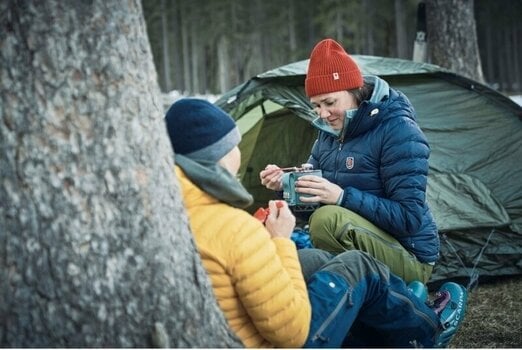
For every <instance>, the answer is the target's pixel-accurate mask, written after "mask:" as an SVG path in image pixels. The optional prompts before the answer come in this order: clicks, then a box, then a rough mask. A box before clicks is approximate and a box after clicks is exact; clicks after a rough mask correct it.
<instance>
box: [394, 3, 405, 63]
mask: <svg viewBox="0 0 522 350" xmlns="http://www.w3.org/2000/svg"><path fill="white" fill-rule="evenodd" d="M405 11H406V9H405V6H404V0H395V32H396V37H397V57H399V58H407V57H408V35H407V34H406V16H405Z"/></svg>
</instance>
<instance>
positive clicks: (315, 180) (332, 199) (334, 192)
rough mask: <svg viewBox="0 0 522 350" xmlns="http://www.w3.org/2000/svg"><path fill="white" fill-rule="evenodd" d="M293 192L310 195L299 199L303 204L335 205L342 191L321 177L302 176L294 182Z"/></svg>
mask: <svg viewBox="0 0 522 350" xmlns="http://www.w3.org/2000/svg"><path fill="white" fill-rule="evenodd" d="M295 191H296V192H297V193H303V194H304V193H306V194H309V195H310V197H304V196H300V197H299V199H300V200H301V201H302V202H305V203H312V202H316V203H317V202H320V203H323V204H337V201H338V200H339V197H340V196H341V193H342V192H343V189H342V188H341V187H339V186H338V185H336V184H334V183H331V182H330V181H328V180H326V179H325V178H323V177H320V176H315V175H304V176H301V177H300V178H299V179H298V180H297V181H296V182H295Z"/></svg>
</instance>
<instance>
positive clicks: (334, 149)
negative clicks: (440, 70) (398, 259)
mask: <svg viewBox="0 0 522 350" xmlns="http://www.w3.org/2000/svg"><path fill="white" fill-rule="evenodd" d="M365 81H366V82H370V83H372V84H373V85H374V90H373V93H372V97H371V99H370V100H369V101H364V102H362V104H361V105H360V106H359V109H358V111H357V113H356V115H355V116H354V117H353V119H351V120H348V121H347V123H345V124H347V125H348V126H347V127H346V128H345V130H344V131H343V133H342V134H341V137H339V136H335V135H334V134H333V133H331V128H329V127H327V126H326V125H325V124H322V123H321V121H320V120H317V121H315V122H314V125H315V126H316V127H317V128H318V129H319V130H320V133H319V136H318V138H317V140H316V142H315V144H314V146H313V148H312V154H311V156H310V158H309V160H308V162H309V163H312V164H313V165H314V168H316V169H321V170H322V172H323V177H325V178H326V179H328V180H329V181H330V182H333V183H336V184H338V185H339V186H341V187H342V188H344V195H343V198H342V201H341V203H340V205H342V206H343V207H345V208H347V209H349V210H351V211H353V212H355V213H357V214H359V215H361V216H363V217H364V218H366V219H367V220H369V221H371V222H373V223H374V224H375V225H377V226H378V227H380V228H381V229H383V230H385V231H386V232H388V233H390V234H391V235H393V236H394V237H395V238H396V239H397V240H398V241H399V242H400V243H401V244H402V245H403V246H404V247H405V248H406V249H407V250H409V251H410V252H412V253H413V254H414V255H415V256H416V257H417V258H418V259H419V261H421V262H430V263H431V262H435V261H436V260H437V259H438V257H439V247H440V243H439V236H438V232H437V227H436V224H435V221H434V218H433V216H432V214H431V211H430V209H429V207H428V204H427V203H426V184H427V176H428V157H429V154H430V148H429V145H428V142H427V140H426V137H425V136H424V134H423V132H422V131H421V129H420V128H419V126H418V125H417V123H416V122H415V111H414V109H413V106H412V105H411V103H410V102H409V100H408V98H407V97H406V96H405V95H404V94H402V93H401V92H399V91H397V90H394V89H392V88H390V87H389V86H388V83H386V82H385V81H384V80H382V79H380V78H378V77H374V76H366V77H365Z"/></svg>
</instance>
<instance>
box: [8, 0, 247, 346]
mask: <svg viewBox="0 0 522 350" xmlns="http://www.w3.org/2000/svg"><path fill="white" fill-rule="evenodd" d="M0 13H1V14H2V22H1V30H0V47H1V50H0V62H1V71H0V76H1V79H2V84H1V85H0V99H1V100H0V101H1V106H0V173H1V177H0V178H1V182H0V198H1V201H0V345H1V346H2V347H151V346H158V345H163V346H170V347H230V346H240V345H241V344H240V343H239V342H238V341H237V339H236V338H235V337H234V336H233V335H232V334H231V333H230V331H229V330H228V328H227V325H226V321H225V320H224V318H223V315H222V314H221V312H220V311H219V309H218V307H217V304H216V302H215V300H214V299H213V294H212V289H211V287H210V284H209V280H208V278H207V275H206V274H205V272H204V270H203V268H202V265H201V262H200V259H199V255H198V254H197V253H196V250H195V246H194V241H193V239H192V236H191V235H190V232H189V226H188V221H187V218H186V215H185V211H184V209H183V206H182V201H181V198H180V189H179V185H178V183H177V180H176V178H175V176H174V174H173V171H172V165H173V164H172V152H171V146H170V143H169V141H168V138H167V136H166V133H165V126H164V122H163V118H162V114H163V113H162V111H161V109H162V105H161V102H160V99H159V96H160V91H159V87H158V85H157V82H156V78H157V76H156V73H155V70H154V66H153V62H152V56H151V53H150V46H149V44H148V41H147V36H146V32H145V23H144V20H143V17H142V10H141V3H140V1H139V0H129V1H127V2H120V1H115V0H108V1H92V2H86V1H81V0H76V1H73V0H69V1H59V0H47V1H21V0H4V1H1V2H0Z"/></svg>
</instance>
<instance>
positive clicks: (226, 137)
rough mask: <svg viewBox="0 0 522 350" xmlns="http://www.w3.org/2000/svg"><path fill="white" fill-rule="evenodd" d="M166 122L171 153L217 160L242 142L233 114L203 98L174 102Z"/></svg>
mask: <svg viewBox="0 0 522 350" xmlns="http://www.w3.org/2000/svg"><path fill="white" fill-rule="evenodd" d="M165 121H166V124H167V131H168V133H169V138H170V141H171V143H172V147H173V148H174V152H175V153H177V154H183V155H185V156H187V157H189V158H191V159H194V160H206V161H211V162H217V161H218V160H220V159H221V158H223V156H225V155H226V154H227V153H229V152H230V151H231V150H232V149H233V148H234V147H235V146H237V145H238V144H239V142H240V141H241V134H240V133H239V129H238V128H237V126H236V123H235V122H234V120H233V119H232V117H231V116H230V115H228V114H227V113H226V112H225V111H223V110H222V109H220V108H219V107H217V106H216V105H214V104H212V103H210V102H208V101H206V100H202V99H197V98H183V99H181V100H178V101H176V102H175V103H174V104H173V105H172V106H171V107H170V108H169V110H168V111H167V115H166V116H165Z"/></svg>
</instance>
